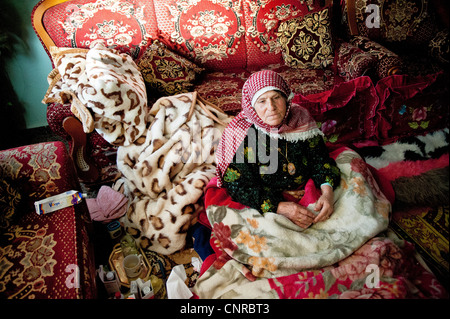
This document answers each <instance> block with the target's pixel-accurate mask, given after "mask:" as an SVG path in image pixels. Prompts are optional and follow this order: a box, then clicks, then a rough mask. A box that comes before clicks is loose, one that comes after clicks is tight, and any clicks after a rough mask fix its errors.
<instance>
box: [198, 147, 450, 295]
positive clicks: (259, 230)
mask: <svg viewBox="0 0 450 319" xmlns="http://www.w3.org/2000/svg"><path fill="white" fill-rule="evenodd" d="M332 156H334V157H335V159H336V163H337V165H338V167H339V168H340V170H341V173H342V174H341V176H342V178H341V184H340V187H338V188H337V189H336V191H335V212H334V213H333V215H332V217H331V218H330V219H328V220H327V221H325V222H322V223H318V224H315V225H313V226H311V227H310V228H308V229H302V228H300V227H298V226H296V225H295V224H293V223H292V222H290V221H289V220H288V219H286V218H285V217H283V216H281V215H278V214H273V213H268V214H265V215H261V214H259V213H258V212H257V211H256V210H253V209H251V208H248V207H245V206H243V205H241V204H239V203H236V202H233V201H232V200H231V199H230V198H229V196H228V195H227V193H226V190H224V189H221V188H217V187H216V186H215V185H214V181H211V183H210V184H209V185H208V187H207V190H206V193H205V207H206V217H207V221H205V220H203V221H204V223H206V224H207V223H209V224H210V226H211V229H212V238H211V244H212V247H213V249H214V250H215V254H213V255H210V256H209V257H208V258H207V259H206V260H205V261H204V265H203V268H202V274H201V277H200V278H199V279H198V280H197V283H196V286H195V287H194V291H195V293H196V295H197V296H198V297H199V298H359V297H362V298H401V297H408V296H412V295H420V294H421V295H420V296H421V297H423V296H424V293H422V292H421V290H420V289H417V288H414V289H412V288H411V287H412V286H414V284H412V285H411V284H410V283H411V281H412V282H415V281H414V280H420V282H421V284H420V285H426V284H430V285H431V284H433V285H439V284H438V283H437V281H435V280H434V279H433V278H434V277H433V276H432V275H431V274H429V273H428V272H427V271H426V270H424V269H423V268H422V267H421V266H419V265H417V263H416V262H415V259H414V258H413V257H412V256H413V253H414V251H413V249H412V246H410V245H409V244H407V243H404V244H402V247H400V246H398V244H397V243H395V242H394V241H393V240H391V239H389V238H387V237H375V236H377V235H379V234H380V233H382V232H383V231H385V230H386V229H387V226H388V222H389V214H390V211H391V204H390V202H389V201H388V200H387V199H386V197H385V195H384V194H383V192H382V191H381V190H380V188H379V186H378V183H377V182H376V179H375V178H374V176H373V175H372V173H371V171H370V169H369V168H368V166H367V165H366V164H365V162H364V161H363V160H362V159H361V157H360V156H359V155H358V154H357V153H355V152H354V151H352V150H349V149H345V150H343V151H342V150H339V151H337V152H336V153H334V154H332ZM313 205H314V202H312V203H310V204H309V205H308V207H309V208H311V207H313ZM433 280H434V281H433ZM429 290H430V292H429V293H428V295H432V294H434V293H436V294H439V293H441V294H442V293H444V292H445V290H442V291H439V292H436V291H432V289H429ZM425 295H426V294H425Z"/></svg>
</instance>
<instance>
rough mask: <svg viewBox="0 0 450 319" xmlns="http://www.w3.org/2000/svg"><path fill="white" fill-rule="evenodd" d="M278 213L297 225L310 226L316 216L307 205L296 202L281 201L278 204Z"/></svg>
mask: <svg viewBox="0 0 450 319" xmlns="http://www.w3.org/2000/svg"><path fill="white" fill-rule="evenodd" d="M277 213H278V214H280V215H283V216H284V217H286V218H288V219H289V220H290V221H292V222H293V223H294V224H296V225H297V226H300V227H302V228H308V227H309V226H311V224H312V223H313V221H314V217H316V216H315V215H314V214H313V213H311V212H310V211H309V210H307V209H306V208H305V207H303V206H301V205H299V204H297V203H294V202H280V203H279V204H278V209H277Z"/></svg>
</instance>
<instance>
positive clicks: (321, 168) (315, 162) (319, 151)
mask: <svg viewBox="0 0 450 319" xmlns="http://www.w3.org/2000/svg"><path fill="white" fill-rule="evenodd" d="M307 147H308V148H309V149H308V158H309V160H308V161H309V163H312V177H311V178H312V180H313V181H314V184H315V185H316V187H317V188H320V186H321V185H323V184H329V185H330V186H331V187H333V189H336V187H338V186H339V184H340V182H341V171H340V170H339V168H338V167H337V166H336V162H335V160H334V159H332V158H331V157H330V153H329V151H328V148H327V147H326V145H325V142H324V140H323V138H322V137H321V136H316V137H314V138H312V139H311V140H310V143H309V145H307Z"/></svg>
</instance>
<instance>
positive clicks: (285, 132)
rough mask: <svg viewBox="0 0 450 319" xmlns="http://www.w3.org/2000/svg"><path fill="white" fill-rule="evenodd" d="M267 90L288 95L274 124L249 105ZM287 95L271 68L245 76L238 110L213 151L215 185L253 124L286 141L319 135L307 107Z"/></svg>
mask: <svg viewBox="0 0 450 319" xmlns="http://www.w3.org/2000/svg"><path fill="white" fill-rule="evenodd" d="M270 90H278V91H281V92H282V93H283V94H284V95H285V96H286V97H288V101H287V105H286V115H285V117H284V119H283V121H282V122H281V124H280V125H279V126H277V127H274V126H270V125H268V124H266V123H265V122H264V121H263V120H262V119H261V118H260V117H259V116H258V114H257V113H256V111H255V109H254V108H253V104H254V101H255V100H256V99H257V97H259V96H260V95H262V94H263V93H265V92H267V91H270ZM291 98H292V95H291V90H290V88H289V86H288V85H287V83H286V81H285V80H284V79H283V78H282V77H281V75H279V74H278V73H276V72H274V71H269V70H264V71H259V72H256V73H254V74H252V75H251V76H250V77H249V78H248V79H247V81H246V82H245V83H244V86H243V88H242V111H241V112H240V113H239V114H238V115H236V117H235V118H234V119H233V120H232V121H231V122H230V124H228V126H227V127H226V128H225V130H224V132H223V135H222V138H221V140H220V143H219V146H218V148H217V151H216V163H217V168H216V175H217V177H218V179H217V185H218V186H219V187H221V186H222V177H223V175H224V174H225V171H226V170H227V168H228V165H229V164H230V163H231V161H232V160H233V157H234V154H235V153H236V151H237V149H238V148H239V146H240V145H241V143H242V141H243V140H244V138H245V136H246V135H247V131H248V129H249V128H250V127H251V126H252V125H253V124H254V125H255V126H256V128H257V129H259V130H262V131H263V132H265V133H267V134H269V135H270V136H272V137H276V138H282V139H286V140H288V141H298V140H306V139H308V138H311V137H314V136H316V135H323V133H322V131H320V130H319V129H318V128H317V125H316V122H315V121H314V119H313V118H312V117H311V115H310V114H309V112H308V110H306V109H305V108H303V107H301V106H299V105H297V104H292V103H291V102H290V100H291ZM252 101H253V102H252Z"/></svg>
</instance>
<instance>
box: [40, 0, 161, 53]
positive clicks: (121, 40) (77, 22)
mask: <svg viewBox="0 0 450 319" xmlns="http://www.w3.org/2000/svg"><path fill="white" fill-rule="evenodd" d="M152 2H153V1H152V0H139V1H125V0H111V1H102V0H98V1H92V0H75V1H68V2H64V3H60V4H58V5H55V6H53V7H50V8H49V9H48V10H47V11H46V12H45V13H44V16H43V24H44V26H45V28H46V31H47V32H48V34H49V35H50V37H51V39H52V40H53V41H54V44H55V45H56V46H57V47H77V48H91V47H93V46H94V45H95V44H97V43H103V44H104V45H106V46H108V47H111V48H114V49H117V50H119V51H120V52H123V53H128V54H130V55H131V56H132V57H133V58H137V57H138V56H139V55H140V54H141V53H142V49H143V48H145V47H146V46H147V45H148V43H147V41H148V37H149V36H152V35H153V34H154V33H155V30H156V17H155V15H154V12H153V10H152V7H153V4H152Z"/></svg>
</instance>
